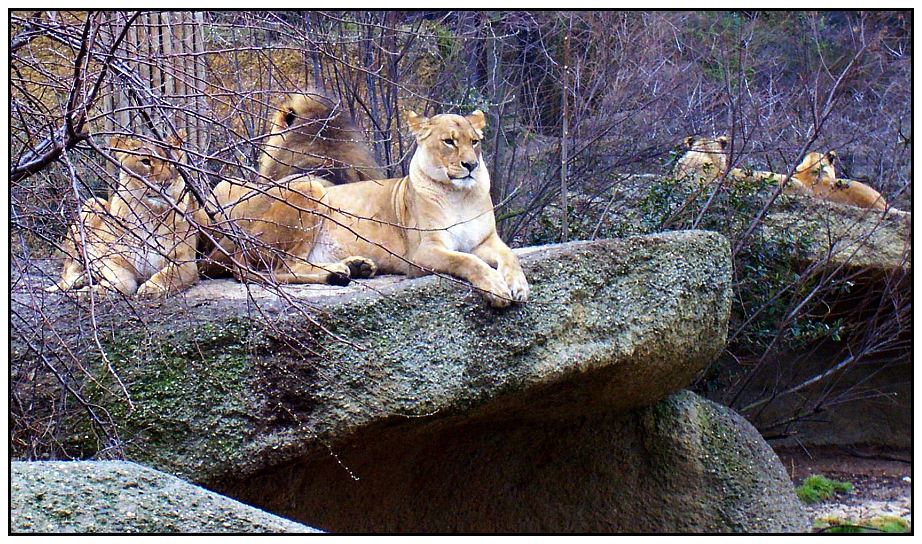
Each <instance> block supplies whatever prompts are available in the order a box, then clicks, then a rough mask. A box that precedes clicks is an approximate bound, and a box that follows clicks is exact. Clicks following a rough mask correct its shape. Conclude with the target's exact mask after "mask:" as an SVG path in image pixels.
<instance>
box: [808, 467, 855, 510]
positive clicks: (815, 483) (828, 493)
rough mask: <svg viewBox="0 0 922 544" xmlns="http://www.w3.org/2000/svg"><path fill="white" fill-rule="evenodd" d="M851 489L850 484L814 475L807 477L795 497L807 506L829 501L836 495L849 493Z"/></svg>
mask: <svg viewBox="0 0 922 544" xmlns="http://www.w3.org/2000/svg"><path fill="white" fill-rule="evenodd" d="M852 489H853V487H852V484H850V483H848V482H837V481H836V480H830V479H829V478H827V477H825V476H823V475H821V474H814V475H812V476H807V477H806V478H805V479H804V482H803V483H802V484H801V485H800V487H798V488H797V497H798V498H800V500H801V501H803V502H805V503H807V504H813V503H815V502H819V501H825V500H829V499H831V498H832V497H834V496H835V495H836V494H837V493H851V492H852Z"/></svg>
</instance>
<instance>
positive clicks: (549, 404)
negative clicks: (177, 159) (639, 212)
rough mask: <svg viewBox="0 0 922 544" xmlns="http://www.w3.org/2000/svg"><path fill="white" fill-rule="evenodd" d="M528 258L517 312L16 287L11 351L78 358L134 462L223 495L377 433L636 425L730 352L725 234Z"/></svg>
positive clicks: (343, 293)
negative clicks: (637, 415) (603, 416)
mask: <svg viewBox="0 0 922 544" xmlns="http://www.w3.org/2000/svg"><path fill="white" fill-rule="evenodd" d="M522 261H523V266H524V269H525V272H526V274H527V276H528V278H529V280H530V282H531V285H532V294H531V299H530V300H529V302H528V303H527V304H525V305H522V306H518V307H513V308H509V309H506V310H504V311H496V310H494V309H492V308H489V307H487V306H486V305H484V304H483V303H482V302H481V301H480V300H479V297H478V296H477V295H476V294H473V293H471V292H470V288H469V287H468V286H466V285H464V284H459V283H458V282H456V281H454V280H451V279H443V278H438V277H428V278H421V279H413V280H410V279H405V278H399V279H398V278H395V277H385V278H379V279H376V280H371V281H368V282H356V285H355V286H350V287H348V288H332V287H324V286H299V287H286V288H283V289H282V290H281V291H280V292H271V291H270V290H268V289H265V288H263V287H256V286H246V285H241V284H237V283H234V282H229V281H226V282H203V283H202V284H200V285H198V286H196V287H194V288H193V289H191V290H189V291H188V292H186V293H184V294H183V295H181V296H178V297H176V298H174V299H171V300H167V301H161V302H150V301H144V300H138V299H133V300H130V301H118V300H114V301H101V302H97V303H96V304H95V305H92V306H91V305H90V304H89V303H88V302H86V301H82V302H80V301H74V300H72V299H68V298H66V297H64V296H62V295H60V294H56V295H50V294H44V293H40V292H37V291H35V290H34V289H33V290H31V291H23V290H19V291H18V292H14V302H13V305H14V306H15V307H16V309H17V311H16V312H15V316H14V327H13V329H14V330H13V334H12V336H13V348H12V349H13V352H14V358H15V359H19V360H20V361H23V360H26V359H27V358H30V357H45V358H49V357H50V358H51V361H52V362H55V363H56V364H61V365H64V364H71V365H73V362H70V363H68V361H67V360H60V361H56V360H55V359H54V357H62V358H63V357H67V356H69V355H70V354H74V356H75V357H77V358H78V359H79V361H80V363H81V365H82V366H83V367H84V368H86V369H88V371H89V372H90V373H91V374H92V375H93V376H94V378H95V381H92V382H88V383H86V384H85V386H84V389H83V390H82V394H83V395H84V396H85V398H86V400H87V401H88V402H90V403H92V404H93V405H96V406H102V407H105V409H106V413H102V412H101V411H100V412H99V413H98V414H97V417H99V418H100V419H101V420H104V416H111V418H112V419H113V421H114V429H115V431H116V432H117V437H116V436H114V433H110V434H111V436H109V439H110V440H112V441H113V442H115V441H116V440H117V441H118V444H119V445H121V446H122V447H123V451H124V452H125V454H126V455H127V456H128V458H130V459H132V460H136V461H139V462H142V463H144V464H145V465H149V466H153V467H155V468H158V469H161V470H165V471H167V472H170V473H172V474H177V475H180V476H182V477H184V478H187V479H190V480H192V481H197V482H202V483H205V484H206V485H209V486H211V485H215V484H216V483H218V482H225V481H228V480H229V479H239V478H245V477H248V476H250V475H252V474H254V473H257V472H259V471H262V470H265V469H268V468H271V467H274V466H277V465H279V464H282V463H286V462H290V461H293V460H296V459H298V458H300V457H303V456H306V455H313V454H316V453H318V452H320V453H322V454H323V455H327V456H330V455H335V454H336V445H337V444H338V443H342V442H344V441H347V440H349V439H350V437H351V436H353V435H355V434H357V433H360V432H361V433H372V434H373V433H374V432H376V429H383V428H390V427H394V426H404V425H406V426H412V427H416V426H421V425H433V426H440V425H453V424H454V423H455V422H456V421H459V420H474V419H476V418H483V417H489V418H491V419H496V418H502V419H506V420H510V421H521V420H531V421H547V420H552V419H569V418H571V417H573V416H575V415H587V414H591V413H593V412H598V411H604V412H606V413H612V412H614V413H624V412H627V411H629V410H632V409H634V408H637V407H640V406H647V405H650V404H653V403H655V402H656V401H658V400H660V399H662V398H663V397H665V396H666V395H668V394H669V393H671V392H673V391H676V390H678V389H680V388H682V387H684V386H686V385H688V384H690V383H691V382H692V381H693V380H694V379H695V377H696V376H697V375H698V374H699V373H700V372H701V371H702V370H703V369H704V368H705V367H706V366H707V364H708V363H710V362H711V361H713V360H714V359H715V357H716V356H717V355H718V354H719V353H720V351H721V350H722V349H723V346H724V343H725V339H726V331H727V320H728V317H729V310H730V266H729V247H728V244H727V242H726V239H724V238H723V237H722V236H720V235H719V234H716V233H712V232H705V231H682V232H671V233H666V234H662V235H649V236H637V237H632V238H627V239H622V240H601V241H596V242H583V243H572V244H565V245H559V246H550V247H544V248H537V249H534V250H530V251H525V252H524V255H523V257H522ZM247 291H249V292H251V293H254V294H253V296H241V294H242V293H246V292H247ZM30 297H32V298H30ZM30 308H37V310H36V311H34V312H33V313H29V311H28V310H29V309H30ZM49 322H50V323H53V324H54V325H53V331H51V332H49V330H48V326H47V325H48V323H49ZM94 323H95V325H96V331H97V332H96V334H93V333H92V331H93V326H92V325H93V324H94ZM97 341H98V344H99V345H101V346H103V348H104V349H105V352H106V358H105V359H103V358H102V357H101V356H100V353H99V351H100V350H99V348H98V345H97ZM38 347H40V348H39V349H36V348H38ZM65 347H66V349H65ZM107 363H108V364H107ZM24 366H25V367H28V366H29V365H24ZM115 376H118V378H119V380H120V381H121V383H119V382H118V381H116V380H115ZM125 393H127V396H126V394H125ZM128 399H130V401H131V402H130V403H129V401H128ZM73 412H74V413H77V414H83V413H85V410H81V409H80V408H79V407H76V408H75V409H74V410H73ZM69 424H70V425H71V428H72V430H73V434H72V435H70V436H68V437H67V438H66V439H70V440H72V441H73V447H74V448H75V449H77V450H78V451H77V452H75V453H78V454H80V452H81V451H82V454H83V455H91V454H92V453H93V451H94V448H96V447H99V444H98V442H97V441H95V440H94V439H93V438H90V439H87V437H93V436H94V434H93V431H94V430H95V431H96V432H97V433H98V435H102V433H99V431H98V429H94V428H92V427H90V426H89V424H88V423H87V422H83V423H81V422H80V421H75V422H70V423H69Z"/></svg>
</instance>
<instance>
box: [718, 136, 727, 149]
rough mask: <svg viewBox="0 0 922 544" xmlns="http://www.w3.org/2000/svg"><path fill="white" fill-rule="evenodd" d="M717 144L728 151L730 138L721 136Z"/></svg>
mask: <svg viewBox="0 0 922 544" xmlns="http://www.w3.org/2000/svg"><path fill="white" fill-rule="evenodd" d="M717 143H719V144H720V148H721V149H726V148H727V144H728V143H730V138H727V137H726V136H721V137H719V138H717Z"/></svg>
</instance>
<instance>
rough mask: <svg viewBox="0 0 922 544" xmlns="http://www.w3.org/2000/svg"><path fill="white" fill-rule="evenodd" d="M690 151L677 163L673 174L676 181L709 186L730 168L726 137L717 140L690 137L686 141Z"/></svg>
mask: <svg viewBox="0 0 922 544" xmlns="http://www.w3.org/2000/svg"><path fill="white" fill-rule="evenodd" d="M684 143H685V147H687V148H688V151H686V152H685V154H684V155H682V157H681V158H680V159H679V161H678V163H676V166H675V171H674V173H673V175H674V177H675V178H676V179H686V180H693V181H697V182H698V183H700V184H708V183H711V182H713V181H714V180H716V179H717V178H719V177H720V176H722V175H723V174H724V173H725V172H727V169H728V168H729V160H728V158H727V147H728V143H729V139H728V138H727V137H726V136H720V137H717V138H696V137H694V136H689V137H688V138H685V140H684Z"/></svg>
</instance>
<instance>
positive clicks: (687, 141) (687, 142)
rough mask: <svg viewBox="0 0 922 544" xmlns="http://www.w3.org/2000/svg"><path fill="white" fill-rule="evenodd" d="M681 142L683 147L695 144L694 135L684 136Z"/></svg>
mask: <svg viewBox="0 0 922 544" xmlns="http://www.w3.org/2000/svg"><path fill="white" fill-rule="evenodd" d="M682 143H684V144H685V147H688V148H690V147H691V146H693V145H694V144H695V137H694V136H689V137H688V138H685V139H684V140H682Z"/></svg>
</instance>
